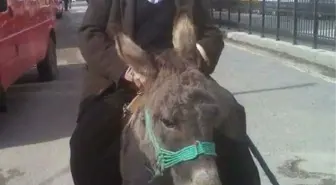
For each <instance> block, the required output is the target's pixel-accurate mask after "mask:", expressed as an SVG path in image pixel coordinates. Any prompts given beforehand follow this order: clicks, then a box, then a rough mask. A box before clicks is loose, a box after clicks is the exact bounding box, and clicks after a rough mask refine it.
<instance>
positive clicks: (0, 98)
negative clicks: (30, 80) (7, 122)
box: [0, 85, 7, 113]
mask: <svg viewBox="0 0 336 185" xmlns="http://www.w3.org/2000/svg"><path fill="white" fill-rule="evenodd" d="M1 112H7V104H6V92H5V90H4V89H3V88H2V87H1V85H0V113H1Z"/></svg>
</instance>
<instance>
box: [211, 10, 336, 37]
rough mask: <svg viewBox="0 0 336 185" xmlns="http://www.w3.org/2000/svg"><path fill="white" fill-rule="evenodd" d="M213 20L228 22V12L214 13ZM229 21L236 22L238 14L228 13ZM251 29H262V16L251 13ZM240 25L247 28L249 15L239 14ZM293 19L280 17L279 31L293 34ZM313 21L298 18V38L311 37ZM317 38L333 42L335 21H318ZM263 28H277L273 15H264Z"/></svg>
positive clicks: (335, 33) (335, 32)
mask: <svg viewBox="0 0 336 185" xmlns="http://www.w3.org/2000/svg"><path fill="white" fill-rule="evenodd" d="M214 18H216V19H221V20H228V12H224V11H223V12H222V14H220V13H219V12H218V11H216V12H214ZM230 20H231V21H233V22H238V13H235V12H232V13H230ZM251 20H252V21H251V22H252V23H251V25H252V27H254V28H261V27H262V16H261V15H260V14H256V13H253V14H252V19H251ZM240 24H244V25H246V26H248V24H249V14H247V13H241V14H240ZM293 25H294V19H293V17H291V16H280V30H281V31H286V32H289V33H293V29H294V26H293ZM313 25H314V21H313V20H309V19H302V18H298V22H297V30H298V31H297V32H298V36H311V37H312V36H313V30H314V27H313ZM318 25H319V27H318V36H319V38H320V39H323V40H335V35H336V31H335V26H336V22H335V20H319V21H318ZM265 28H266V29H274V30H276V28H277V18H276V16H274V15H265Z"/></svg>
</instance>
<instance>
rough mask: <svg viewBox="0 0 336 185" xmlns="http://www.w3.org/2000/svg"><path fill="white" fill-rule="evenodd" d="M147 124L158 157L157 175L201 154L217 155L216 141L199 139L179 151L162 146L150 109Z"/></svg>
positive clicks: (146, 114)
mask: <svg viewBox="0 0 336 185" xmlns="http://www.w3.org/2000/svg"><path fill="white" fill-rule="evenodd" d="M145 124H146V133H147V134H148V137H149V139H150V141H151V142H152V144H153V146H154V150H155V155H156V159H157V169H155V176H154V177H156V176H161V175H162V174H163V171H164V170H165V169H167V168H170V167H172V166H175V165H177V164H179V163H182V162H185V161H190V160H194V159H196V158H197V157H198V156H200V155H211V156H216V150H215V143H213V142H201V141H197V142H196V144H195V145H190V146H187V147H184V148H182V149H181V150H179V151H176V152H173V151H169V150H166V149H164V148H162V147H160V145H159V142H158V140H157V138H156V137H155V135H154V132H153V126H152V118H151V116H150V114H149V111H148V110H147V109H145Z"/></svg>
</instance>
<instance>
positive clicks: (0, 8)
mask: <svg viewBox="0 0 336 185" xmlns="http://www.w3.org/2000/svg"><path fill="white" fill-rule="evenodd" d="M6 10H7V0H0V12H4V11H6Z"/></svg>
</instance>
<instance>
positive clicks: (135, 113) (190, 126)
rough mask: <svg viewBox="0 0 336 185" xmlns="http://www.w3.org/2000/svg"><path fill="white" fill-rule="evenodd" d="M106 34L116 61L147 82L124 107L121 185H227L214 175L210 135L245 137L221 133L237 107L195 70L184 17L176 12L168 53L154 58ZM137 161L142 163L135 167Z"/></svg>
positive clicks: (118, 35)
mask: <svg viewBox="0 0 336 185" xmlns="http://www.w3.org/2000/svg"><path fill="white" fill-rule="evenodd" d="M112 30H114V31H115V34H114V40H115V42H116V49H117V52H118V55H119V57H120V58H121V59H122V60H123V61H125V62H126V63H127V64H128V65H129V66H131V67H132V68H133V69H134V70H135V71H136V72H137V73H138V74H139V75H143V76H145V77H146V79H147V80H146V83H145V84H144V87H143V89H142V93H141V95H138V96H137V97H136V99H135V100H133V102H131V104H130V106H129V107H128V109H129V110H130V111H131V115H130V116H129V117H128V119H127V120H128V121H127V124H126V125H125V127H124V130H123V134H122V139H121V140H122V141H121V142H122V144H121V146H122V149H121V160H120V163H121V174H122V177H123V179H124V182H123V184H124V185H125V184H136V185H143V184H151V183H153V184H159V185H166V184H167V185H172V184H174V185H222V184H223V185H231V184H229V183H226V182H227V181H226V179H225V178H227V177H225V175H221V174H219V173H218V169H217V165H216V155H217V153H216V150H218V149H220V147H221V146H215V144H214V137H215V136H214V130H216V129H217V130H218V129H221V130H223V132H227V133H226V135H234V134H236V135H238V134H241V135H243V134H244V133H245V131H241V133H238V132H239V131H238V132H235V131H233V130H230V129H226V128H225V127H227V125H228V124H229V123H225V122H229V121H225V120H230V118H228V117H229V116H230V114H231V113H232V111H233V109H234V110H235V109H236V108H237V109H238V108H241V107H240V105H239V104H238V103H237V102H236V100H235V99H234V98H233V96H232V94H231V93H229V92H228V91H226V90H225V89H223V88H222V87H221V86H220V85H219V84H218V83H216V81H214V80H213V79H211V78H210V77H209V76H206V75H204V74H203V73H201V72H200V71H199V70H198V67H197V66H198V65H199V62H202V61H201V60H202V58H201V56H200V55H198V54H197V52H198V51H197V48H196V33H195V29H194V26H193V23H192V19H191V18H190V12H189V11H187V10H183V9H181V10H178V11H177V16H176V18H175V22H174V28H173V33H172V34H173V40H172V42H173V46H174V47H173V48H172V49H169V50H166V51H164V52H162V53H160V54H153V53H148V52H146V51H144V50H142V49H141V47H139V46H138V45H136V44H135V43H134V42H133V41H132V40H131V39H130V38H129V37H128V36H127V35H126V34H124V33H122V31H120V29H118V28H117V26H115V27H114V28H112ZM232 107H234V108H232ZM238 116H239V114H238ZM244 116H245V115H243V118H242V119H245V117H244ZM242 124H243V123H242ZM225 125H226V126H225ZM237 127H238V126H237ZM243 128H244V127H243ZM134 148H136V149H134ZM140 156H143V158H144V161H145V162H143V161H142V162H139V160H138V158H141V157H140ZM138 163H140V166H141V167H140V168H142V169H141V170H143V169H148V170H149V171H151V172H152V173H151V175H152V177H153V179H152V181H150V182H147V181H146V182H141V179H142V178H144V177H142V175H141V173H140V172H139V171H138V170H140V169H139V168H137V164H138ZM221 170H222V169H221ZM223 171H224V169H223ZM138 172H139V174H138V177H136V178H133V180H130V177H129V176H137V173H138ZM240 178H244V177H240ZM134 179H136V180H134ZM131 181H133V182H131ZM250 184H254V183H252V182H251V183H250Z"/></svg>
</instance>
